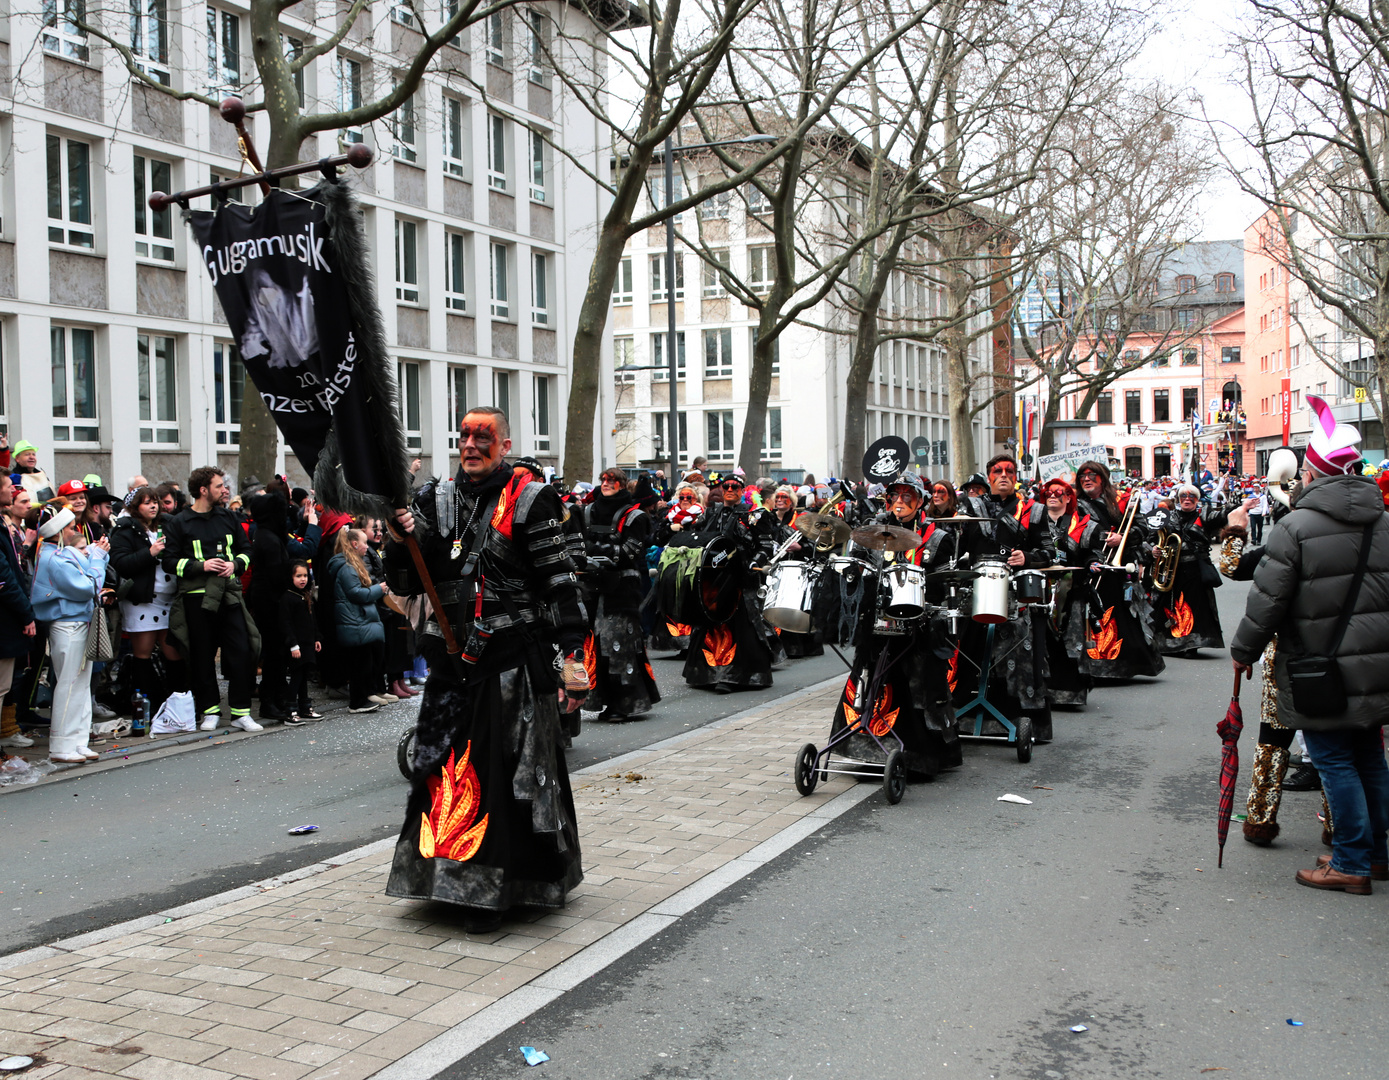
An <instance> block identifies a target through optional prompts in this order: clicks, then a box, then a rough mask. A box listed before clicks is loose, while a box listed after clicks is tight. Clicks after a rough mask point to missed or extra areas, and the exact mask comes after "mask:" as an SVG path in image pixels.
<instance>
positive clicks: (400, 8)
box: [391, 4, 420, 30]
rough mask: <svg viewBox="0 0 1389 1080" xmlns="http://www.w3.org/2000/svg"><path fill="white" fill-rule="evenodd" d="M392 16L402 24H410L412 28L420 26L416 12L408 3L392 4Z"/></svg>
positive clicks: (415, 28) (416, 28)
mask: <svg viewBox="0 0 1389 1080" xmlns="http://www.w3.org/2000/svg"><path fill="white" fill-rule="evenodd" d="M391 18H392V19H394V20H395V21H396V22H398V23H400V25H401V26H408V27H410V28H411V29H412V30H418V29H419V28H420V21H419V19H417V18H415V12H414V10H413V9H412V8H411V7H410V6H409V5H408V4H392V5H391Z"/></svg>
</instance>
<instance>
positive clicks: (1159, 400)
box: [1153, 390, 1172, 424]
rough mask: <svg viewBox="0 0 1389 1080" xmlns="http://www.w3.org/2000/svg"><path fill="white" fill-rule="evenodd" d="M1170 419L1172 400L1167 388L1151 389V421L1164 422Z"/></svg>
mask: <svg viewBox="0 0 1389 1080" xmlns="http://www.w3.org/2000/svg"><path fill="white" fill-rule="evenodd" d="M1171 419H1172V402H1171V395H1170V392H1169V391H1167V390H1154V391H1153V423H1155V424H1165V423H1167V422H1168V421H1170V420H1171Z"/></svg>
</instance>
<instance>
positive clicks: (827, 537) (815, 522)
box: [795, 514, 851, 546]
mask: <svg viewBox="0 0 1389 1080" xmlns="http://www.w3.org/2000/svg"><path fill="white" fill-rule="evenodd" d="M795 527H796V531H797V532H798V533H800V534H801V535H802V536H808V537H810V539H812V540H814V541H815V542H816V543H819V544H823V543H826V542H828V543H830V544H833V545H836V546H837V545H839V544H842V543H844V541H845V540H847V539H849V533H850V531H851V530H850V529H849V523H848V522H847V521H845V520H844V519H843V518H841V517H835V516H834V515H833V514H801V515H800V516H799V517H797V518H796V526H795Z"/></svg>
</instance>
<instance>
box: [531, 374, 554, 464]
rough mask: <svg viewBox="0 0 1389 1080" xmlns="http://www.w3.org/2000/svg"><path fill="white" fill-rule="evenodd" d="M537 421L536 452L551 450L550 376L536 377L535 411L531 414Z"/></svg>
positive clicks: (545, 452)
mask: <svg viewBox="0 0 1389 1080" xmlns="http://www.w3.org/2000/svg"><path fill="white" fill-rule="evenodd" d="M531 419H532V420H533V421H534V422H535V452H536V453H537V454H548V453H549V452H550V377H549V376H548V375H537V376H536V377H535V412H534V413H533V414H532V415H531Z"/></svg>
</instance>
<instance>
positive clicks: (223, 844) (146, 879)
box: [0, 653, 845, 955]
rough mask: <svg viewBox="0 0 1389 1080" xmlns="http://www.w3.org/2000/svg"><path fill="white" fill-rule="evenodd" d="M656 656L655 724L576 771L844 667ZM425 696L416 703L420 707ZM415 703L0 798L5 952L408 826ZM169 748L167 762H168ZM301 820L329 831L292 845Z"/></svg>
mask: <svg viewBox="0 0 1389 1080" xmlns="http://www.w3.org/2000/svg"><path fill="white" fill-rule="evenodd" d="M669 655H672V654H657V656H656V657H655V658H653V660H652V665H653V667H654V669H655V672H656V681H657V685H658V686H659V687H660V689H661V693H662V695H663V700H662V701H661V702H660V703H659V704H658V705H657V706H656V709H655V710H654V711H653V713H652V714H651V715H650V717H649V718H648V719H643V720H637V721H631V722H628V723H624V724H607V723H599V722H597V721H596V720H594V721H593V722H591V723H586V724H585V725H584V730H583V733H582V734H581V735H580V736H579V738H578V739H577V740H575V743H574V748H573V749H572V750H571V751H570V752H569V758H568V760H569V767H570V769H571V770H576V769H581V768H583V767H585V766H587V765H591V764H594V763H596V762H599V761H604V760H606V759H608V758H611V757H615V756H617V755H619V754H622V753H626V752H627V751H629V750H634V749H637V748H639V747H642V746H645V745H647V744H649V743H652V742H655V741H657V740H660V739H664V738H668V737H670V736H672V735H677V734H679V733H680V732H682V731H685V730H687V729H689V728H691V727H698V726H700V725H703V724H707V723H710V722H711V721H714V720H718V719H721V718H723V717H725V716H729V715H731V714H733V713H735V712H740V711H742V710H743V709H746V708H749V707H751V706H754V705H757V704H759V703H761V702H765V701H769V700H774V699H775V698H777V697H779V696H782V695H784V694H785V693H787V692H788V691H790V690H797V689H801V688H802V687H806V686H810V685H812V684H814V683H817V682H820V681H822V680H824V679H827V678H829V677H831V676H833V675H836V674H838V673H840V672H843V671H844V670H845V668H844V664H843V663H842V662H841V661H840V660H839V658H838V657H836V656H835V655H834V654H833V653H828V654H827V655H826V656H824V657H817V658H814V659H810V660H796V661H792V662H791V665H790V667H788V668H787V669H785V670H783V671H778V672H776V673H775V676H774V680H775V685H774V686H773V687H772V688H770V689H768V690H763V691H756V692H749V693H742V694H730V695H726V696H716V695H713V694H710V693H709V692H707V691H696V690H691V689H690V688H689V687H687V686H686V685H685V683H684V681H683V680H682V679H681V678H680V668H681V664H680V663H679V662H678V661H675V660H670V659H663V658H662V657H663V656H669ZM414 700H415V701H418V700H419V699H418V698H416V699H414ZM417 708H418V706H417V705H409V704H406V703H404V702H402V703H399V704H396V705H392V706H388V707H386V708H384V709H382V710H380V711H379V712H376V713H372V714H369V715H366V716H349V715H348V714H347V713H345V712H340V713H338V714H337V715H335V716H334V717H332V718H330V719H329V720H326V721H324V722H322V723H317V724H308V725H305V726H304V727H301V728H292V729H285V730H277V731H274V732H272V733H270V734H269V735H266V736H259V737H257V738H254V739H244V740H237V741H233V742H229V743H223V744H221V745H209V746H206V747H199V748H197V749H195V750H192V751H183V752H177V753H174V754H173V755H171V756H158V755H156V756H155V757H153V758H151V757H149V756H143V755H142V756H138V757H135V758H132V759H130V763H129V764H128V765H124V766H123V767H120V768H116V769H110V770H102V771H97V772H90V773H87V774H85V775H78V776H75V777H73V778H72V779H70V780H64V781H63V782H61V783H48V784H44V785H42V786H39V787H36V788H22V789H18V790H13V791H7V792H5V793H4V794H0V830H2V831H3V835H4V837H5V840H4V845H3V850H4V859H3V863H0V913H3V917H0V955H3V954H6V953H10V952H14V951H16V950H18V949H23V948H28V947H30V946H33V945H40V944H44V943H45V942H49V941H53V940H56V939H58V938H61V937H66V936H70V935H72V934H78V933H85V932H86V931H88V930H95V929H99V928H101V927H104V926H109V925H111V924H113V923H117V922H122V921H124V920H126V919H134V918H138V917H140V916H142V915H148V914H151V913H153V912H157V911H162V910H164V909H166V908H169V907H172V906H176V905H178V904H184V903H189V902H191V901H193V900H198V899H202V898H203V897H206V896H211V895H213V894H214V893H218V892H221V891H223V890H226V889H233V888H237V887H239V886H241V885H246V884H249V883H251V882H253V881H259V880H261V879H263V878H267V877H272V876H274V875H276V874H281V873H285V872H287V871H289V870H293V869H296V868H298V867H300V866H305V865H308V864H309V863H313V862H318V861H319V860H322V859H326V858H329V857H331V856H333V855H336V854H338V853H340V852H343V851H347V850H349V849H351V848H355V847H360V846H361V845H362V844H366V843H370V842H372V841H374V840H379V839H381V838H382V837H386V836H391V835H393V834H394V833H395V832H396V831H397V830H399V828H400V824H401V815H402V812H403V808H404V804H405V782H404V780H403V779H402V778H401V776H400V773H399V771H398V770H397V768H396V743H397V741H398V740H399V737H400V734H401V732H402V731H403V730H404V729H405V728H406V727H407V726H408V725H409V724H411V723H413V716H414V712H415V710H416V709H417ZM161 754H162V752H161ZM298 825H318V826H320V831H319V832H316V833H312V834H309V835H306V836H289V835H287V830H289V829H291V828H293V827H295V826H298Z"/></svg>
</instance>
